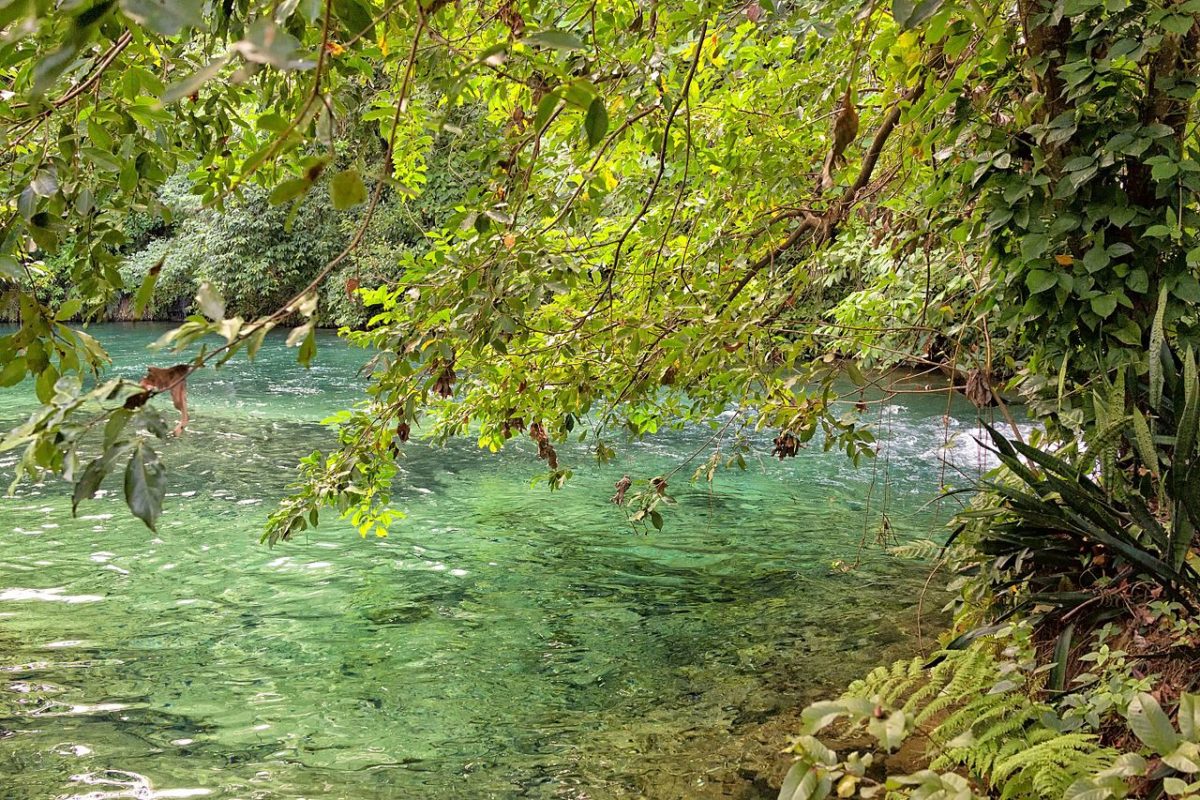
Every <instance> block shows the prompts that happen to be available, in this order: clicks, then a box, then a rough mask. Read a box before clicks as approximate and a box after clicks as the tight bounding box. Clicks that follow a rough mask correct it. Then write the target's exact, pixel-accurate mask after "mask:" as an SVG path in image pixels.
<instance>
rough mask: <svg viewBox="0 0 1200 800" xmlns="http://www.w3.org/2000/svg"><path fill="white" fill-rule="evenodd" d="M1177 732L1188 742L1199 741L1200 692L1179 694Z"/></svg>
mask: <svg viewBox="0 0 1200 800" xmlns="http://www.w3.org/2000/svg"><path fill="white" fill-rule="evenodd" d="M1179 732H1180V733H1182V734H1183V738H1185V739H1187V740H1188V741H1189V742H1200V694H1189V693H1188V692H1184V693H1183V694H1182V695H1180V696H1179Z"/></svg>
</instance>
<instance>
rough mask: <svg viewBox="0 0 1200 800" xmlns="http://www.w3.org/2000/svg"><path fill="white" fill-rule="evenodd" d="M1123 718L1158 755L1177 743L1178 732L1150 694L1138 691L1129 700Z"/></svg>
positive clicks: (1173, 747) (1135, 733) (1173, 748)
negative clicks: (1127, 709) (1127, 708)
mask: <svg viewBox="0 0 1200 800" xmlns="http://www.w3.org/2000/svg"><path fill="white" fill-rule="evenodd" d="M1125 718H1126V720H1127V721H1128V722H1129V729H1130V730H1131V731H1133V733H1134V735H1135V736H1137V737H1138V738H1139V739H1141V740H1142V743H1143V744H1144V745H1146V746H1147V747H1148V748H1150V750H1151V751H1153V752H1154V753H1156V754H1158V755H1166V754H1167V753H1171V752H1172V751H1174V750H1175V747H1176V746H1177V745H1178V744H1179V734H1177V733H1176V732H1175V728H1174V727H1173V726H1172V725H1171V720H1170V719H1169V718H1168V717H1167V715H1166V713H1165V712H1164V711H1163V710H1162V707H1161V706H1160V705H1159V704H1158V701H1157V700H1155V699H1154V697H1153V696H1152V695H1149V694H1147V693H1145V692H1139V693H1138V694H1137V696H1135V697H1134V698H1133V700H1131V701H1130V703H1129V711H1128V712H1127V713H1126V715H1125Z"/></svg>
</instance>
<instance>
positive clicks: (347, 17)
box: [333, 0, 375, 39]
mask: <svg viewBox="0 0 1200 800" xmlns="http://www.w3.org/2000/svg"><path fill="white" fill-rule="evenodd" d="M333 13H334V14H335V15H336V16H337V18H338V21H339V22H341V23H342V27H343V28H344V29H345V31H346V33H347V34H349V36H359V35H362V36H366V37H368V38H369V39H370V38H374V37H375V24H374V22H373V21H372V16H371V10H370V8H369V7H368V6H367V5H366V4H365V3H363V2H362V0H333Z"/></svg>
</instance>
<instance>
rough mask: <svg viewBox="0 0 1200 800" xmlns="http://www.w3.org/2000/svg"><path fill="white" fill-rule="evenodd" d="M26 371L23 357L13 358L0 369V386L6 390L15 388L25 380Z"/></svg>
mask: <svg viewBox="0 0 1200 800" xmlns="http://www.w3.org/2000/svg"><path fill="white" fill-rule="evenodd" d="M26 371H27V367H26V362H25V356H13V358H12V360H11V361H9V362H8V363H7V364H5V365H4V369H0V386H3V387H4V388H6V389H7V388H8V387H9V386H16V385H17V384H18V383H20V382H21V381H22V380H24V379H25V373H26Z"/></svg>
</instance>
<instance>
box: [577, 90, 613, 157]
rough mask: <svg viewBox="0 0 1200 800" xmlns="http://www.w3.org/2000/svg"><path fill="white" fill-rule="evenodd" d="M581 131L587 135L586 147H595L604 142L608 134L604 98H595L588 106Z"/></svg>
mask: <svg viewBox="0 0 1200 800" xmlns="http://www.w3.org/2000/svg"><path fill="white" fill-rule="evenodd" d="M583 129H584V131H585V132H586V133H587V141H588V147H595V146H596V145H598V144H600V142H602V141H604V136H605V134H607V133H608V110H607V109H606V108H605V107H604V98H603V97H600V96H596V97H594V98H593V99H592V104H591V105H589V106H588V110H587V115H586V116H585V117H584V118H583Z"/></svg>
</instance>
